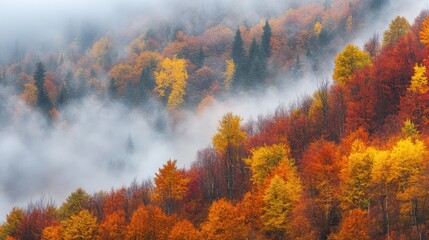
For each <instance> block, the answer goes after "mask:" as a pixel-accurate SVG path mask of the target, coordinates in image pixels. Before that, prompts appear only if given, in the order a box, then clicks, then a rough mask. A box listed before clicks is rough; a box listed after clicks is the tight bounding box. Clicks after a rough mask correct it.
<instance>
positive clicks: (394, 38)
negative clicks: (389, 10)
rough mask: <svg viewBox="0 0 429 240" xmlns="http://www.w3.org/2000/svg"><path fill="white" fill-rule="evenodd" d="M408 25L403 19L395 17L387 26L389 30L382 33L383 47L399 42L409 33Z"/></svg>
mask: <svg viewBox="0 0 429 240" xmlns="http://www.w3.org/2000/svg"><path fill="white" fill-rule="evenodd" d="M410 28H411V26H410V23H409V22H408V20H407V19H406V18H405V17H400V16H398V17H396V18H395V19H394V20H393V21H392V22H391V23H390V25H389V29H388V30H387V31H386V32H384V37H383V45H384V46H391V45H395V44H396V43H398V42H399V40H401V38H402V37H404V36H405V35H406V34H407V33H408V32H409V31H410Z"/></svg>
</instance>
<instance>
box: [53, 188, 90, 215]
mask: <svg viewBox="0 0 429 240" xmlns="http://www.w3.org/2000/svg"><path fill="white" fill-rule="evenodd" d="M89 199H90V196H89V194H88V193H86V192H85V190H83V189H82V188H78V189H77V190H76V191H74V192H73V193H71V194H70V195H69V196H68V197H67V199H66V201H65V202H64V203H63V205H62V206H61V207H60V209H59V210H58V212H59V214H60V217H61V219H66V218H69V217H71V216H72V215H76V214H78V213H79V212H81V211H82V210H83V209H84V208H85V205H86V204H87V203H88V201H89Z"/></svg>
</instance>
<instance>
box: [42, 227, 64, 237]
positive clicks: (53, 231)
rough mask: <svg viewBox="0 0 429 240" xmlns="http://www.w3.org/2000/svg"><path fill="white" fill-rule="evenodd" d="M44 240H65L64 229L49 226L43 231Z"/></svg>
mask: <svg viewBox="0 0 429 240" xmlns="http://www.w3.org/2000/svg"><path fill="white" fill-rule="evenodd" d="M42 240H63V228H62V227H61V226H49V227H46V228H45V229H43V232H42Z"/></svg>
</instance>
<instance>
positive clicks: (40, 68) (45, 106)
mask: <svg viewBox="0 0 429 240" xmlns="http://www.w3.org/2000/svg"><path fill="white" fill-rule="evenodd" d="M45 76H46V67H45V65H44V64H43V63H42V62H38V63H37V64H36V71H35V72H34V75H33V78H34V81H35V83H36V88H37V107H38V108H39V109H40V110H41V111H42V112H43V113H44V114H46V115H47V116H48V115H49V110H50V109H51V108H52V103H51V100H49V97H48V94H47V93H46V90H45V87H44V84H45Z"/></svg>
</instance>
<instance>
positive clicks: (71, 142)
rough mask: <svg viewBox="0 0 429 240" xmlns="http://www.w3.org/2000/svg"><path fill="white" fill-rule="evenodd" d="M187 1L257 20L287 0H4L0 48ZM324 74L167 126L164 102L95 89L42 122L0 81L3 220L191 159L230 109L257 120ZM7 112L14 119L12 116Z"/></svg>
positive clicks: (409, 5) (411, 14)
mask: <svg viewBox="0 0 429 240" xmlns="http://www.w3.org/2000/svg"><path fill="white" fill-rule="evenodd" d="M187 4H193V5H197V6H199V7H200V8H201V9H202V10H203V11H207V12H208V13H209V15H210V14H213V16H215V15H216V14H217V12H216V11H215V10H213V9H229V10H230V11H235V13H236V14H240V16H241V15H242V16H244V17H243V19H246V18H249V19H257V21H259V20H260V19H258V18H259V17H263V16H260V14H262V13H260V9H261V8H262V7H266V5H268V6H269V8H270V9H276V10H277V11H279V10H281V9H286V8H287V6H288V1H284V0H282V1H281V0H269V1H262V0H251V1H244V0H243V1H227V0H221V1H218V0H182V1H179V0H158V1H155V0H154V1H149V0H140V1H139V0H111V1H106V0H67V1H66V0H63V1H61V0H38V1H35V0H0V54H1V52H2V51H1V48H2V47H3V48H9V47H10V46H11V45H10V44H11V43H13V42H14V41H20V42H29V43H31V42H32V41H38V42H44V43H45V44H50V43H51V41H57V40H58V41H61V35H62V34H63V33H64V26H65V25H66V24H67V23H68V22H82V21H89V22H95V23H96V25H102V26H103V27H105V28H106V29H107V30H108V29H113V30H114V29H116V27H117V26H130V25H133V24H136V23H133V22H130V21H129V16H137V13H139V14H141V15H142V16H140V17H139V19H141V21H143V22H144V24H149V23H150V24H155V25H156V23H157V22H158V21H159V19H164V20H174V19H177V18H183V12H181V11H179V10H180V9H184V8H185V7H186V6H187ZM238 6H240V7H238ZM425 7H426V3H425V1H423V0H413V1H407V0H392V4H391V5H390V7H389V8H388V9H387V10H386V11H385V12H384V13H383V14H381V15H380V16H378V18H377V20H376V21H375V22H374V23H372V24H371V27H369V28H367V29H365V30H364V31H362V32H361V33H360V34H358V35H357V36H356V39H355V40H354V42H356V43H358V44H362V43H363V42H364V41H366V40H367V39H368V37H369V36H371V35H372V34H373V33H374V32H375V31H377V32H379V33H382V32H383V31H384V30H385V29H386V27H387V26H388V24H389V22H390V20H391V19H392V18H393V17H394V16H396V15H403V16H406V17H407V18H409V20H410V21H412V20H413V19H414V18H415V17H416V16H417V14H418V12H419V11H420V10H421V9H422V8H425ZM274 12H275V11H274ZM142 13H143V14H142ZM182 20H183V19H182ZM144 24H143V25H144ZM0 58H1V56H0ZM332 61H333V60H332V59H331V60H330V62H332ZM329 76H330V73H326V74H325V73H324V74H319V75H318V77H313V78H308V79H303V80H302V81H300V82H299V83H296V84H294V85H289V86H287V87H285V88H281V89H269V90H268V91H267V92H266V94H264V95H263V98H258V99H257V98H255V97H250V96H240V97H235V98H232V99H228V100H225V101H222V102H216V103H215V104H214V105H213V106H212V107H210V108H208V109H206V110H205V111H204V112H202V113H199V114H195V113H191V112H185V113H183V114H182V116H181V117H180V118H179V120H178V121H177V122H176V123H166V125H167V126H170V127H169V128H168V129H167V130H166V131H163V132H160V131H157V130H156V129H155V128H154V126H155V125H159V122H162V121H168V120H166V119H169V118H168V117H166V115H167V113H165V112H163V111H159V112H157V113H151V114H150V115H148V114H147V113H144V112H141V111H136V110H135V111H130V110H127V109H126V108H124V107H123V106H122V105H120V104H106V103H104V102H100V101H98V100H96V99H94V98H88V99H86V100H84V101H83V102H82V103H76V104H72V105H70V106H68V107H67V109H66V110H65V111H64V113H63V117H64V121H60V123H59V124H57V125H55V127H54V128H53V129H52V130H49V131H46V130H45V127H44V123H43V121H44V120H43V118H42V117H40V116H39V115H37V114H35V113H33V112H31V111H30V110H28V109H26V107H25V106H24V105H23V103H22V102H20V101H19V100H18V99H17V98H16V97H12V96H10V94H9V93H8V91H7V89H1V90H0V100H1V101H0V116H3V123H5V124H3V125H2V126H0V221H1V220H2V219H4V217H5V216H6V214H7V212H9V211H10V209H11V207H12V206H14V205H18V206H20V207H25V206H26V203H28V202H29V201H30V200H37V199H38V198H39V197H40V196H42V194H45V195H46V196H48V197H52V198H53V199H54V200H56V203H57V204H58V205H59V204H61V201H63V200H64V199H65V197H66V196H67V194H69V193H70V192H72V191H74V190H75V189H76V188H77V187H83V188H84V189H86V190H87V191H88V192H90V193H93V192H95V191H98V190H101V189H104V190H109V189H110V188H111V187H112V186H114V187H118V186H121V185H124V184H129V183H130V182H131V181H132V179H133V178H137V179H138V180H142V179H145V178H147V177H148V176H153V174H154V173H155V172H156V171H157V169H158V168H159V167H160V166H161V165H162V164H163V163H165V162H166V161H167V160H168V159H178V163H179V166H189V164H190V163H191V162H192V161H193V160H194V159H195V156H196V153H197V151H198V150H199V149H201V148H204V147H206V146H208V145H209V144H210V142H211V137H212V136H213V134H214V133H215V132H216V127H217V123H218V120H219V119H220V118H221V117H222V116H223V115H224V114H225V113H226V112H228V111H232V112H234V113H235V114H239V115H240V116H242V117H243V118H244V121H245V122H246V121H248V120H249V119H252V118H253V119H256V118H257V116H258V115H259V114H268V113H272V112H273V111H274V109H275V108H276V107H277V106H278V105H279V104H281V103H285V104H286V105H287V104H288V103H290V102H291V101H293V100H295V99H296V98H297V97H299V96H302V95H304V93H308V94H310V93H311V92H312V91H313V90H314V89H315V88H316V83H317V81H319V80H321V79H323V78H325V77H329ZM17 109H18V110H17ZM12 117H13V119H14V121H13V122H12V121H8V120H10V119H11V118H12ZM128 136H131V137H132V139H133V142H134V145H135V152H134V153H133V154H132V155H130V154H127V152H126V151H125V146H126V141H127V138H128Z"/></svg>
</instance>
